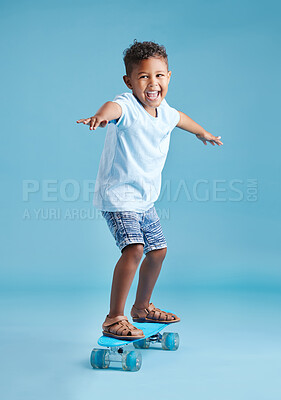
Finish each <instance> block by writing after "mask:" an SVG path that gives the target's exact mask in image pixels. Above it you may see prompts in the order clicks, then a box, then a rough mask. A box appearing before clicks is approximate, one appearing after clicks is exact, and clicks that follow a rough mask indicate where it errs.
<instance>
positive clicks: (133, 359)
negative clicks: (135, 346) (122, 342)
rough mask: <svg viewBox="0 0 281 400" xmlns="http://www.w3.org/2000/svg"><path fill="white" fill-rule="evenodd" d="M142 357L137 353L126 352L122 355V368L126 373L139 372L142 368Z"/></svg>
mask: <svg viewBox="0 0 281 400" xmlns="http://www.w3.org/2000/svg"><path fill="white" fill-rule="evenodd" d="M141 362H142V356H141V354H140V353H139V352H137V351H124V352H123V354H122V368H123V370H124V371H138V370H139V369H140V367H141Z"/></svg>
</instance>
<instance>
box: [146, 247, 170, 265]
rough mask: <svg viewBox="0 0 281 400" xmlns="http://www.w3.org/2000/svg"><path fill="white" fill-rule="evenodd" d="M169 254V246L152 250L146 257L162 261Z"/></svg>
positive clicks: (157, 261)
mask: <svg viewBox="0 0 281 400" xmlns="http://www.w3.org/2000/svg"><path fill="white" fill-rule="evenodd" d="M166 254H167V247H164V248H163V249H157V250H151V251H149V252H148V253H147V254H146V257H147V258H149V259H150V260H151V261H152V262H156V263H162V262H163V261H164V258H165V257H166Z"/></svg>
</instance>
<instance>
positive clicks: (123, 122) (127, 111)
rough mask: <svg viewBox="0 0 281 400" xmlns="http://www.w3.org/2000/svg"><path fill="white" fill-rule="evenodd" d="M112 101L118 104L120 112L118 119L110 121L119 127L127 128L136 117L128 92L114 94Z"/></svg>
mask: <svg viewBox="0 0 281 400" xmlns="http://www.w3.org/2000/svg"><path fill="white" fill-rule="evenodd" d="M113 102H115V103H117V104H119V105H120V107H121V108H122V114H121V116H120V117H119V118H118V119H115V120H112V121H110V122H111V123H114V124H115V125H116V126H118V128H120V129H128V128H129V127H130V126H131V125H132V124H133V123H134V122H135V121H136V120H137V118H138V111H137V109H136V106H135V104H134V103H133V101H132V99H131V97H130V94H129V93H123V94H120V95H118V96H116V97H115V98H114V100H113Z"/></svg>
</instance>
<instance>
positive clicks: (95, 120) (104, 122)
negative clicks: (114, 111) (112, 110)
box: [76, 114, 108, 130]
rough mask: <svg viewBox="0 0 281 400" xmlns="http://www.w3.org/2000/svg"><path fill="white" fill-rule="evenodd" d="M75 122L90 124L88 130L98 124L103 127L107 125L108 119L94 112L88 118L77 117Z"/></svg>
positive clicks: (95, 127)
mask: <svg viewBox="0 0 281 400" xmlns="http://www.w3.org/2000/svg"><path fill="white" fill-rule="evenodd" d="M76 122H77V123H78V124H81V123H83V124H85V125H90V130H95V129H97V127H98V126H100V127H101V128H104V127H105V126H106V125H107V123H108V120H107V119H103V118H102V117H101V116H100V115H99V114H95V115H94V116H93V117H90V118H85V119H78V121H76Z"/></svg>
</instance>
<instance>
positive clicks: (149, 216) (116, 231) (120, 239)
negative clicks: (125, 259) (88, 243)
mask: <svg viewBox="0 0 281 400" xmlns="http://www.w3.org/2000/svg"><path fill="white" fill-rule="evenodd" d="M101 213H102V216H103V217H104V218H105V220H106V222H107V225H108V227H109V229H110V232H111V233H112V235H113V237H114V239H115V242H116V245H117V246H118V247H119V249H120V250H121V252H122V250H123V249H124V248H125V247H126V246H128V244H133V243H142V244H143V245H144V249H143V252H144V254H146V253H148V252H149V251H151V250H156V249H163V248H164V247H167V242H166V239H165V237H164V234H163V231H162V227H161V224H160V219H159V217H158V215H157V212H156V209H155V207H154V206H153V207H151V208H150V209H149V210H147V211H144V212H141V213H139V212H135V211H101Z"/></svg>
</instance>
